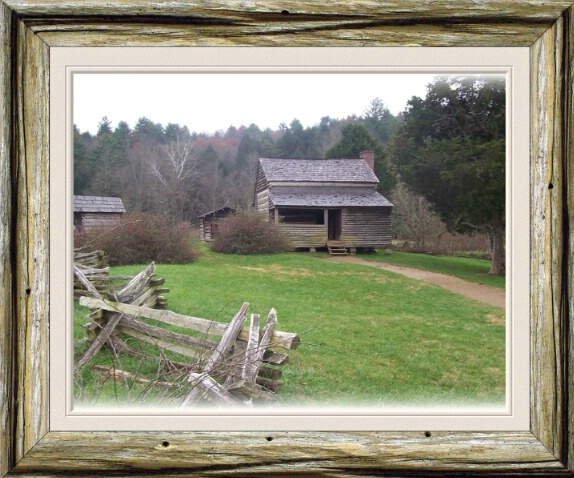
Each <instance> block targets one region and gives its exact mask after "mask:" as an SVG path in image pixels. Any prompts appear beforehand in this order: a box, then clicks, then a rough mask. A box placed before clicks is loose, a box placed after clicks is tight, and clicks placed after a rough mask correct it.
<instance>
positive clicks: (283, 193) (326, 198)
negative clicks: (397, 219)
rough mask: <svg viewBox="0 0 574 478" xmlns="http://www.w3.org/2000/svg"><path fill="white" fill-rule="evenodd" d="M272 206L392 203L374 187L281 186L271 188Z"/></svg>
mask: <svg viewBox="0 0 574 478" xmlns="http://www.w3.org/2000/svg"><path fill="white" fill-rule="evenodd" d="M269 199H270V200H271V202H272V203H273V205H274V206H294V207H297V206H304V207H392V206H393V204H392V203H391V202H390V201H389V200H387V198H385V197H384V196H382V195H381V194H379V193H378V192H377V191H375V190H374V189H364V188H363V189H351V188H317V187H316V188H313V187H309V188H307V187H297V188H281V189H278V190H272V191H271V192H270V194H269Z"/></svg>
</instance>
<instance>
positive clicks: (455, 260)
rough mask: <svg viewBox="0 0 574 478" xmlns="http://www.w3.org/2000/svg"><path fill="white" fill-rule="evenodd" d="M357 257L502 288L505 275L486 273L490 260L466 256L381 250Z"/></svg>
mask: <svg viewBox="0 0 574 478" xmlns="http://www.w3.org/2000/svg"><path fill="white" fill-rule="evenodd" d="M357 257H360V258H361V259H364V260H367V261H376V262H383V263H385V264H396V265H400V266H406V267H413V268H415V269H424V270H426V271H432V272H440V273H442V274H448V275H451V276H455V277H459V278H460V279H464V280H467V281H469V282H477V283H479V284H486V285H491V286H494V287H498V288H500V289H504V287H505V282H506V278H505V276H503V275H501V276H494V275H491V274H489V273H488V271H489V270H490V260H486V259H474V258H468V257H453V256H430V255H428V254H416V253H412V252H397V251H393V252H392V254H388V255H385V254H383V251H382V250H381V251H379V252H378V253H377V254H361V255H359V256H357Z"/></svg>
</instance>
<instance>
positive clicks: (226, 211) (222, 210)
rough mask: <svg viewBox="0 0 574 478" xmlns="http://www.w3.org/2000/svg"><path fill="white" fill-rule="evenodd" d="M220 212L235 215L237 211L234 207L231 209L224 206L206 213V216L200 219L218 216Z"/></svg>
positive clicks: (203, 215)
mask: <svg viewBox="0 0 574 478" xmlns="http://www.w3.org/2000/svg"><path fill="white" fill-rule="evenodd" d="M218 212H223V213H228V212H229V213H234V212H235V209H233V208H232V207H229V206H224V207H220V208H219V209H214V210H213V211H209V212H206V213H205V214H202V215H201V216H198V217H207V216H211V215H212V214H216V213H218Z"/></svg>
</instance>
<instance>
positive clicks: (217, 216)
mask: <svg viewBox="0 0 574 478" xmlns="http://www.w3.org/2000/svg"><path fill="white" fill-rule="evenodd" d="M234 213H235V209H232V208H230V207H227V206H226V207H221V208H219V209H215V210H214V211H209V212H206V213H205V214H202V215H201V216H199V218H198V219H199V238H200V239H201V240H202V241H205V242H210V241H213V238H214V237H215V236H216V235H217V232H218V230H219V226H220V224H221V222H222V221H223V220H224V219H226V218H227V217H229V216H230V215H231V214H234Z"/></svg>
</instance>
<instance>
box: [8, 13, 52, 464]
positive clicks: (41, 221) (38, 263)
mask: <svg viewBox="0 0 574 478" xmlns="http://www.w3.org/2000/svg"><path fill="white" fill-rule="evenodd" d="M16 28H17V31H16V35H17V39H16V41H17V48H16V63H17V68H16V71H15V85H14V94H15V96H16V98H15V109H14V110H13V114H14V126H15V127H14V130H13V132H14V143H15V145H14V147H15V151H14V154H15V158H14V160H15V161H16V168H15V171H14V172H13V177H14V184H15V187H16V198H15V199H16V201H17V203H16V208H17V211H18V214H17V218H16V226H15V228H16V244H15V246H16V257H15V258H14V260H15V276H16V288H15V289H16V290H15V293H16V315H17V319H18V330H17V338H16V340H17V350H16V355H15V357H14V359H15V361H16V363H15V367H16V369H17V379H18V383H17V391H16V392H17V399H18V400H17V410H16V414H15V415H16V430H15V446H16V449H15V458H16V460H18V459H20V458H21V457H22V456H24V455H25V454H26V452H27V451H28V450H29V449H30V448H32V447H33V446H34V445H35V444H36V443H37V442H38V440H39V439H40V438H41V437H42V436H44V434H45V433H46V432H47V431H48V313H49V310H48V296H49V290H48V287H49V283H48V282H49V281H48V257H49V254H48V253H49V250H48V232H49V228H48V224H49V215H48V207H49V204H48V121H47V120H46V119H47V118H48V47H47V45H46V44H45V43H44V42H43V41H42V40H40V39H39V38H38V37H37V36H36V35H34V33H33V32H32V31H30V29H29V28H27V27H26V25H25V24H24V23H22V22H20V21H19V22H17V24H16Z"/></svg>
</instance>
